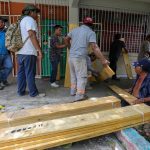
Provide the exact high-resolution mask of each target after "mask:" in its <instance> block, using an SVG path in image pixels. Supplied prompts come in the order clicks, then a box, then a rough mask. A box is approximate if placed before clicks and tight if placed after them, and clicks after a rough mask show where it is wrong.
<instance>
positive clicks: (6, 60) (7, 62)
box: [0, 17, 13, 89]
mask: <svg viewBox="0 0 150 150" xmlns="http://www.w3.org/2000/svg"><path fill="white" fill-rule="evenodd" d="M5 22H7V19H5V18H2V17H0V89H3V87H4V86H7V85H8V81H7V78H8V76H9V74H10V73H11V71H12V67H13V65H12V60H11V56H10V54H9V52H8V50H7V48H6V47H5V32H6V30H5Z"/></svg>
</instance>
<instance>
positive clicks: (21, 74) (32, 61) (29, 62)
mask: <svg viewBox="0 0 150 150" xmlns="http://www.w3.org/2000/svg"><path fill="white" fill-rule="evenodd" d="M17 60H18V65H19V69H18V75H17V80H18V94H19V95H20V96H22V95H24V94H25V90H26V82H27V84H28V88H29V95H30V96H31V97H35V96H36V95H38V90H37V88H36V84H35V75H36V60H37V57H36V56H34V55H17Z"/></svg>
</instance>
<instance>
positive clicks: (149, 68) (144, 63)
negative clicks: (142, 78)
mask: <svg viewBox="0 0 150 150" xmlns="http://www.w3.org/2000/svg"><path fill="white" fill-rule="evenodd" d="M133 66H134V67H138V66H139V67H141V68H142V70H143V71H146V72H150V60H148V59H142V60H140V61H138V62H134V63H133Z"/></svg>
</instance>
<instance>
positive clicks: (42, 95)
mask: <svg viewBox="0 0 150 150" xmlns="http://www.w3.org/2000/svg"><path fill="white" fill-rule="evenodd" d="M45 96H46V94H45V93H39V94H38V95H36V96H35V97H36V98H42V97H45Z"/></svg>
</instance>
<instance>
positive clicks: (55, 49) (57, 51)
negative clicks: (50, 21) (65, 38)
mask: <svg viewBox="0 0 150 150" xmlns="http://www.w3.org/2000/svg"><path fill="white" fill-rule="evenodd" d="M62 29H63V27H62V26H61V25H55V26H54V35H52V37H51V39H50V47H51V50H50V61H51V66H52V72H51V77H50V84H51V87H55V88H57V87H59V85H58V84H57V83H56V76H57V68H58V64H59V62H60V57H61V53H62V50H63V48H65V47H66V45H65V44H63V42H62V40H60V38H62V37H61V34H62Z"/></svg>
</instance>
